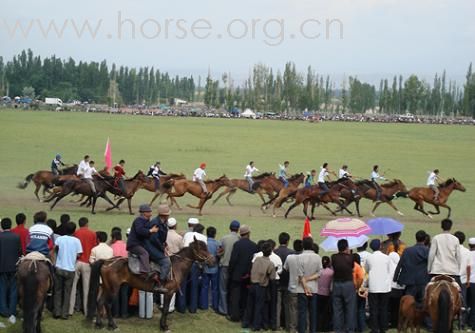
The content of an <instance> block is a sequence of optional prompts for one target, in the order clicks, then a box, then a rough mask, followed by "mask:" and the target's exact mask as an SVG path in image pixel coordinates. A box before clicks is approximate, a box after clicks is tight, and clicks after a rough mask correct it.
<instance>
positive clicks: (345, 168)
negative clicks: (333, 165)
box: [338, 164, 353, 179]
mask: <svg viewBox="0 0 475 333" xmlns="http://www.w3.org/2000/svg"><path fill="white" fill-rule="evenodd" d="M343 178H353V175H352V174H351V173H350V172H349V171H348V165H346V164H344V165H343V166H342V167H341V169H340V171H339V173H338V179H343Z"/></svg>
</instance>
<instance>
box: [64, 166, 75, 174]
mask: <svg viewBox="0 0 475 333" xmlns="http://www.w3.org/2000/svg"><path fill="white" fill-rule="evenodd" d="M77 168H78V165H77V164H73V165H71V166H68V167H66V168H63V173H65V172H69V171H72V170H74V169H77Z"/></svg>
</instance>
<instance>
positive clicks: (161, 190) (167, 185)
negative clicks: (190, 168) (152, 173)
mask: <svg viewBox="0 0 475 333" xmlns="http://www.w3.org/2000/svg"><path fill="white" fill-rule="evenodd" d="M172 179H174V180H178V179H186V177H185V175H184V174H182V173H180V174H175V173H169V174H167V175H163V176H160V184H159V186H158V188H156V186H155V179H154V178H152V177H146V178H145V182H144V183H143V184H142V188H143V189H144V190H147V191H149V192H153V193H155V194H154V196H153V198H152V200H151V201H150V206H151V205H152V204H153V202H154V201H155V200H157V198H158V199H159V200H160V198H161V196H162V195H163V194H166V193H168V192H170V190H171V189H172V185H173V182H170V180H172Z"/></svg>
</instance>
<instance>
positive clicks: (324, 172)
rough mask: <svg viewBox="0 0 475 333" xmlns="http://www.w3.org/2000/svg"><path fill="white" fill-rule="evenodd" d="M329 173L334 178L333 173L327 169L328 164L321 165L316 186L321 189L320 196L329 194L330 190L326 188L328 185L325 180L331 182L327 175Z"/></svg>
mask: <svg viewBox="0 0 475 333" xmlns="http://www.w3.org/2000/svg"><path fill="white" fill-rule="evenodd" d="M330 173H331V174H333V175H334V176H336V174H335V172H334V171H331V170H330V169H329V168H328V163H327V162H325V163H323V165H322V168H321V169H320V173H319V174H318V186H319V187H320V189H321V191H320V196H323V195H324V194H326V193H328V192H330V189H329V188H328V185H327V183H326V181H327V180H331V178H330V175H329V174H330Z"/></svg>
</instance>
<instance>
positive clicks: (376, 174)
mask: <svg viewBox="0 0 475 333" xmlns="http://www.w3.org/2000/svg"><path fill="white" fill-rule="evenodd" d="M378 170H379V166H378V165H375V166H373V171H371V184H373V187H374V189H375V190H376V201H381V193H382V189H381V186H379V184H378V180H387V179H386V178H384V177H383V176H382V175H380V174H379V172H378Z"/></svg>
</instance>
